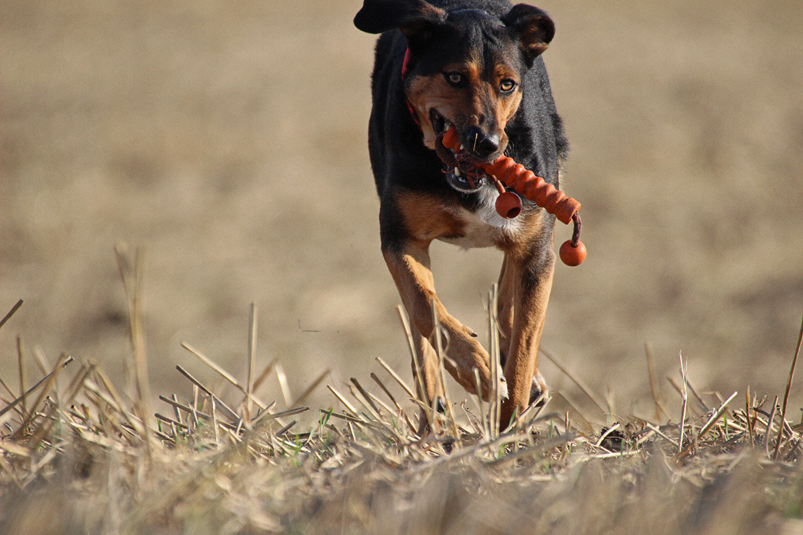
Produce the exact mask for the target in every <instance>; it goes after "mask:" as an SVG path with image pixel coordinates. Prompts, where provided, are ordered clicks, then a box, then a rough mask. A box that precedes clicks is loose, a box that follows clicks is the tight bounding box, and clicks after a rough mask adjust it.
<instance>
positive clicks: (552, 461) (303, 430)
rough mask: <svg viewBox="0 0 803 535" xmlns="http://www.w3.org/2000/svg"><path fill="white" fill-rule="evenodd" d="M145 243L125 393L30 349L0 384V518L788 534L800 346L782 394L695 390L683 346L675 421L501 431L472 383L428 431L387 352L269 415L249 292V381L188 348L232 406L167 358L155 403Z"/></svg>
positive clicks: (546, 409)
mask: <svg viewBox="0 0 803 535" xmlns="http://www.w3.org/2000/svg"><path fill="white" fill-rule="evenodd" d="M138 258H141V255H139V254H135V255H133V256H129V255H128V254H127V253H126V252H125V251H124V250H120V251H118V259H119V264H120V269H121V275H122V277H123V280H124V281H125V283H126V290H127V295H128V299H129V312H130V327H131V333H132V337H131V340H132V342H133V344H132V348H131V349H132V350H131V352H130V354H131V358H130V362H129V363H128V366H127V367H128V369H129V370H131V386H130V387H129V388H128V389H127V390H128V391H129V392H130V393H131V394H130V395H129V396H121V395H120V394H119V393H118V391H117V389H116V387H115V386H114V385H113V384H112V382H111V381H110V380H109V378H108V377H107V376H106V374H105V373H104V372H103V370H102V369H101V368H100V367H99V366H98V365H96V364H95V363H92V362H81V363H78V362H76V361H74V360H73V359H72V358H71V357H69V356H67V355H66V354H65V355H62V356H61V357H60V358H59V359H58V361H57V362H56V363H55V364H53V365H52V366H50V367H49V368H50V369H49V370H48V369H47V368H48V365H47V363H46V362H44V359H43V357H42V356H41V355H39V356H38V357H37V362H38V363H39V365H40V368H41V369H42V370H43V374H44V376H43V378H42V379H41V380H40V381H39V382H38V383H37V384H36V385H34V386H32V387H30V388H29V389H27V391H25V393H24V395H20V396H17V395H15V394H14V393H13V392H12V391H11V389H9V388H8V387H7V386H6V383H5V382H3V383H2V387H3V388H4V389H5V391H4V392H2V394H0V398H2V399H3V408H2V410H0V422H1V423H2V438H0V452H1V453H2V454H1V455H0V482H1V483H2V486H0V525H2V526H5V527H6V530H7V531H5V532H6V533H18V534H51V533H52V534H68V533H132V534H134V533H136V534H138V533H165V534H167V533H171V534H172V533H193V534H205V533H210V534H211V533H221V534H228V533H232V534H233V533H243V534H250V533H273V532H283V533H305V534H307V533H309V534H314V533H322V534H323V533H391V534H393V533H399V534H419V533H421V534H423V533H449V534H458V533H459V534H471V533H483V534H485V533H500V534H502V533H511V534H512V533H516V534H518V533H572V534H582V533H601V532H606V533H650V534H679V533H683V534H696V533H700V534H703V533H704V534H719V533H721V534H734V533H751V534H756V533H781V532H783V533H800V530H801V525H803V524H801V521H800V520H799V518H800V517H801V515H802V514H803V502H801V498H800V496H801V490H803V472H801V469H800V468H799V466H798V458H799V456H800V443H801V438H802V437H801V429H803V427H802V426H801V425H795V424H793V423H792V422H789V421H787V420H786V419H785V415H786V409H787V404H786V401H787V399H786V398H787V397H788V392H789V389H790V388H791V385H792V380H793V375H794V366H795V364H794V363H796V360H797V355H798V354H799V351H800V342H799V343H798V353H797V354H796V355H795V359H794V363H793V365H792V370H791V372H790V374H789V378H788V382H787V390H786V394H785V396H784V401H783V404H782V406H779V404H778V397H775V399H774V401H773V402H772V403H768V402H767V400H768V398H767V397H766V396H764V397H762V398H761V399H757V398H756V397H755V396H751V395H750V393H749V389H748V393H747V395H746V396H741V397H740V396H738V395H737V393H735V392H734V393H733V394H732V395H730V396H728V397H727V399H722V398H721V397H718V402H717V403H716V404H709V403H706V401H704V398H705V396H700V395H699V394H698V393H697V391H696V390H695V389H693V388H692V387H691V385H690V384H689V383H688V380H687V379H688V378H687V377H686V374H685V364H684V363H683V361H682V359H681V382H680V384H679V385H677V384H676V383H675V384H676V386H677V390H678V393H679V394H680V395H679V398H678V400H676V402H675V403H674V404H673V405H675V406H676V407H677V409H678V410H679V414H681V415H682V417H681V419H680V420H676V421H673V419H672V418H669V419H667V420H662V422H663V423H661V422H659V421H658V420H655V421H648V420H645V419H643V418H635V417H631V418H628V419H623V420H617V421H612V422H611V425H608V426H601V425H600V424H594V427H593V431H591V432H588V429H587V426H588V425H589V424H588V421H589V420H591V421H593V419H591V418H585V417H582V418H581V420H582V423H580V424H576V423H575V422H574V421H572V420H571V419H570V417H569V413H568V412H566V413H563V414H558V413H555V412H550V401H549V400H545V401H546V403H545V404H544V405H541V406H539V407H532V408H531V409H530V410H528V411H526V412H525V413H524V414H522V415H520V416H519V417H518V418H517V420H516V421H515V422H512V423H511V425H510V426H508V428H507V429H506V430H504V431H503V432H498V430H497V427H496V425H495V421H496V420H495V418H497V416H496V415H498V400H497V402H495V403H494V402H491V403H484V402H482V400H480V399H476V398H472V399H471V400H468V401H462V402H459V403H454V402H453V401H451V400H448V403H447V406H448V410H447V411H446V412H445V414H440V413H438V412H437V411H435V410H433V407H427V406H424V405H420V404H418V405H420V406H421V407H422V408H423V409H424V411H425V417H426V418H428V419H429V421H430V423H431V428H432V430H433V431H432V432H430V433H429V434H427V435H426V436H423V437H422V436H418V435H417V434H416V432H415V429H416V428H417V418H418V414H419V410H418V409H417V408H416V407H417V405H416V403H417V402H415V400H414V399H413V398H414V396H413V388H414V387H411V386H410V385H408V384H406V383H405V381H404V380H403V379H402V378H401V377H400V375H399V374H398V373H396V372H395V371H394V370H393V369H392V368H390V366H388V365H387V364H386V363H385V362H384V361H382V359H377V364H378V365H377V368H376V372H377V373H370V378H371V379H372V380H373V383H374V384H372V385H370V387H369V384H368V381H367V379H365V378H361V379H357V378H352V379H351V381H350V383H348V384H346V385H332V384H329V385H327V386H328V388H329V390H330V391H331V393H332V395H333V396H334V397H333V399H332V401H333V407H332V408H328V409H321V410H317V409H315V410H309V409H308V408H306V407H302V406H299V405H300V404H301V403H303V402H304V399H305V398H306V397H307V396H308V395H309V394H310V393H311V392H312V390H313V389H315V388H316V387H317V386H318V385H320V384H322V383H323V382H324V380H325V379H326V378H327V377H328V376H329V373H328V370H326V371H325V372H324V373H323V374H322V375H321V376H320V377H319V378H318V379H317V380H316V381H314V382H313V383H312V384H311V385H309V388H308V389H307V391H306V392H305V393H304V394H302V395H301V396H299V398H298V399H296V400H290V401H289V402H288V404H289V405H291V408H290V409H289V410H284V411H275V410H274V407H275V405H276V404H275V403H274V402H265V401H263V400H261V399H260V398H259V396H258V395H257V393H256V392H257V389H258V388H259V386H260V385H261V384H262V382H263V381H264V378H265V377H266V376H267V375H268V374H271V373H277V374H279V373H283V372H281V371H280V370H281V368H280V366H278V365H277V363H276V361H273V362H271V363H269V364H268V365H267V366H266V367H265V368H264V370H263V372H262V373H261V374H260V375H259V376H257V375H256V371H257V369H258V367H257V362H256V357H255V355H256V347H255V344H256V339H257V336H256V317H257V310H256V307H255V306H253V305H252V310H251V316H250V318H251V319H250V328H249V350H248V353H247V355H246V358H247V359H248V366H247V370H249V373H248V377H247V380H246V382H245V383H242V382H241V381H239V380H238V379H237V378H236V377H235V376H234V375H232V374H230V373H229V372H228V371H226V370H225V369H224V368H223V367H221V366H220V365H219V364H217V363H216V362H215V361H214V360H213V359H211V358H210V357H208V356H205V355H203V354H201V353H200V352H199V351H198V350H196V349H194V348H192V347H191V346H189V345H188V344H184V346H185V348H186V349H187V350H189V351H190V352H191V353H193V354H194V355H196V356H197V357H198V358H199V359H200V360H201V361H202V362H204V363H205V364H206V365H207V366H209V367H210V368H211V369H212V370H214V372H216V374H217V375H219V376H220V377H221V378H222V379H224V380H225V381H226V382H227V383H230V384H231V385H232V386H234V388H235V389H236V390H237V393H238V396H236V397H235V398H234V399H235V400H237V401H236V402H229V404H227V403H226V402H224V400H223V399H221V398H222V396H219V395H218V394H216V393H215V392H214V391H213V390H212V389H211V388H210V387H209V386H207V385H205V384H203V383H202V382H200V381H199V380H198V379H197V378H195V377H194V376H193V375H192V374H190V373H189V372H187V371H186V370H184V369H183V368H181V367H180V366H177V367H176V368H177V369H178V372H179V373H180V375H179V373H177V374H176V379H179V380H180V381H181V382H179V383H177V384H176V393H173V394H171V395H170V396H169V397H166V396H159V399H160V400H161V402H162V403H161V404H160V406H159V408H158V409H157V410H156V412H155V413H151V412H150V411H149V412H144V411H145V410H148V409H146V408H147V407H148V406H149V404H150V399H148V398H147V397H146V392H147V389H148V385H147V380H146V378H147V370H146V368H145V359H146V355H145V347H144V339H142V338H141V336H138V335H137V332H138V329H140V328H141V320H140V318H139V314H140V312H139V309H138V302H139V301H138V300H139V299H140V297H139V292H138V288H139V284H141V280H140V278H139V276H138V275H137V272H138V269H137V267H138V262H137V260H136V259H138ZM490 299H493V296H492V295H491V296H490ZM18 308H20V307H19V303H18V305H17V306H15V307H14V309H12V311H11V312H9V314H8V315H7V316H6V317H5V318H4V319H3V321H2V323H0V326H2V324H3V323H5V322H6V321H7V320H8V318H9V317H10V316H11V315H12V314H13V313H14V312H15V311H16V310H17V309H18ZM403 320H404V318H403ZM490 326H491V327H493V318H492V317H491V318H490ZM801 339H803V327H802V328H801ZM491 346H492V347H493V343H492V344H491ZM18 350H19V352H18V356H19V362H20V364H21V366H23V367H24V364H25V359H26V354H25V351H24V348H23V346H22V344H20V345H18ZM551 358H553V359H554V357H551ZM441 363H442V359H441ZM441 366H442V364H441ZM44 372H46V373H44ZM143 374H145V375H143ZM576 379H577V378H576ZM577 380H578V381H579V379H577ZM21 381H22V382H21V384H22V385H23V386H25V383H24V378H23V377H21ZM279 384H280V385H281V384H284V382H282V381H280V382H279ZM588 393H589V395H593V393H592V392H588ZM274 394H276V395H278V394H280V393H279V392H275V393H274ZM281 394H282V395H283V396H284V397H287V395H288V393H286V392H282V393H281ZM717 396H718V395H717ZM447 398H448V393H447ZM655 402H656V407H658V406H659V405H658V404H659V401H658V399H657V398H656V399H655ZM662 405H664V406H665V405H666V404H665V403H664V404H662ZM663 410H664V411H667V412H672V411H671V410H670V409H663ZM297 416H298V419H295V418H296V417H297ZM679 422H682V425H681V424H680V423H679Z"/></svg>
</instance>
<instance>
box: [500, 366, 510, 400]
mask: <svg viewBox="0 0 803 535" xmlns="http://www.w3.org/2000/svg"><path fill="white" fill-rule="evenodd" d="M509 397H510V394H509V392H508V390H507V379H505V376H504V375H503V374H502V367H501V366H500V367H499V399H501V400H506V399H507V398H509Z"/></svg>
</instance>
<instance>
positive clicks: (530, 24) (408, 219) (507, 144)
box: [354, 0, 568, 427]
mask: <svg viewBox="0 0 803 535" xmlns="http://www.w3.org/2000/svg"><path fill="white" fill-rule="evenodd" d="M354 24H355V25H356V26H357V28H359V29H360V30H362V31H365V32H368V33H374V34H379V33H381V34H382V35H381V36H380V38H379V40H378V42H377V45H376V61H375V64H374V72H373V78H372V82H373V83H372V93H373V110H372V113H371V119H370V124H369V148H370V156H371V166H372V168H373V172H374V176H375V178H376V187H377V190H378V192H379V197H380V199H381V208H380V214H379V220H380V227H381V241H382V252H383V254H384V256H385V260H386V262H387V265H388V268H389V269H390V272H391V274H392V276H393V279H394V281H395V282H396V286H397V287H398V290H399V293H400V294H401V298H402V301H403V303H404V306H405V308H406V309H407V312H408V314H409V315H410V318H411V320H412V325H413V330H414V338H415V342H416V346H417V350H418V355H419V357H420V362H422V367H423V370H416V369H415V365H414V366H413V368H414V373H416V374H421V378H422V379H423V384H424V386H425V389H426V394H427V396H428V397H429V400H427V401H431V400H432V399H433V398H434V397H435V396H437V395H438V394H439V393H438V392H437V390H436V389H437V386H436V385H437V380H436V373H437V361H436V357H435V353H434V350H433V348H432V345H431V343H430V341H431V340H434V339H433V338H432V334H433V330H434V327H433V319H432V308H431V307H432V305H431V303H432V301H433V300H434V301H435V305H436V307H437V312H438V316H439V319H440V322H441V324H442V326H443V328H444V329H445V331H446V332H447V334H448V336H446V337H444V338H445V339H447V340H448V349H447V356H448V357H449V358H447V359H446V367H447V370H448V371H449V372H450V373H451V374H452V376H453V377H454V378H455V379H456V380H457V382H458V383H460V384H461V385H462V386H463V387H465V388H466V389H467V390H468V391H470V392H474V391H475V390H476V387H475V380H474V369H475V368H476V369H477V370H478V371H479V375H480V379H481V388H482V395H483V396H484V397H486V398H487V396H488V393H489V392H490V387H491V370H490V366H491V363H490V362H489V356H488V353H487V352H486V351H485V350H484V349H483V348H482V346H481V345H480V344H479V343H478V342H477V340H476V334H475V333H474V332H473V331H472V330H471V329H469V328H468V327H466V326H464V325H463V324H461V323H460V322H459V321H458V320H456V319H455V318H453V317H452V316H451V315H449V313H448V312H447V311H446V309H445V308H444V307H443V305H442V304H441V303H440V300H439V299H438V297H437V294H436V293H435V286H434V281H433V277H432V272H431V271H430V258H429V245H430V243H431V242H432V240H436V239H439V240H443V241H446V242H450V243H454V244H457V245H460V246H463V247H487V246H496V247H497V248H499V249H501V250H502V251H503V252H504V255H505V257H504V262H503V263H502V272H501V275H500V278H499V310H498V316H499V322H500V329H501V343H500V346H501V363H500V364H501V366H502V368H503V370H504V378H503V382H502V383H501V384H500V385H499V386H500V392H502V394H503V397H505V398H506V399H505V400H504V402H503V404H502V412H501V415H500V416H501V417H500V424H501V425H502V427H506V426H507V424H508V422H509V421H510V418H511V417H512V416H513V415H514V414H515V413H516V412H517V411H518V412H519V413H520V412H521V411H522V410H524V409H525V408H526V407H527V406H528V405H529V404H530V403H531V402H532V400H534V399H535V397H536V396H537V395H538V394H539V393H541V392H545V391H546V384H545V382H544V380H543V378H542V377H541V375H540V373H539V372H538V366H537V363H536V357H537V354H538V345H539V342H540V338H541V331H542V329H543V325H544V316H545V314H546V309H547V302H548V301H549V293H550V290H551V287H552V274H553V271H554V266H555V253H554V252H553V250H552V249H553V230H554V226H555V218H554V216H552V215H549V214H547V213H546V212H545V211H544V210H543V209H541V208H539V207H537V206H536V205H535V204H533V203H530V202H529V201H525V202H524V210H523V211H522V213H521V215H520V216H519V217H517V218H515V219H503V218H502V217H500V216H499V215H497V213H496V211H495V209H494V201H495V199H496V197H497V195H498V192H497V190H496V189H495V188H494V187H493V186H492V185H491V184H489V183H488V182H487V180H481V181H480V182H479V183H477V182H475V181H472V180H466V178H465V176H459V174H456V173H454V172H449V173H445V172H444V171H443V164H442V162H441V160H439V159H438V156H437V155H436V152H435V150H434V149H435V148H436V146H435V144H436V137H437V135H438V134H439V133H441V132H443V131H444V130H445V129H447V128H450V127H454V128H456V129H457V134H458V136H459V138H460V140H461V141H462V144H463V146H464V149H465V151H468V153H469V154H470V156H471V157H472V158H474V159H476V160H478V161H486V162H490V161H493V160H495V159H496V158H497V157H499V156H500V155H502V154H505V155H507V156H510V157H512V158H513V159H514V160H516V162H518V163H521V164H523V165H524V166H525V167H527V168H528V169H530V170H532V171H533V172H534V173H535V174H537V175H539V176H542V177H544V179H545V180H546V181H547V182H549V183H551V184H552V185H554V186H555V187H558V188H559V187H560V170H561V164H562V161H563V159H564V157H565V156H566V152H567V149H568V143H567V141H566V139H565V137H564V135H563V126H562V123H561V120H560V117H559V116H558V114H557V112H556V110H555V104H554V102H553V100H552V94H551V90H550V86H549V80H548V78H547V73H546V69H545V67H544V63H543V60H542V59H541V58H540V55H541V53H542V52H543V51H544V50H545V49H546V48H547V45H548V44H549V42H550V41H551V40H552V37H553V35H554V25H553V23H552V20H551V19H550V18H549V17H548V16H547V15H546V13H544V12H543V11H541V10H540V9H537V8H535V7H532V6H528V5H525V4H519V5H516V6H511V5H510V4H509V3H507V2H505V1H504V0H434V1H433V2H432V3H427V2H425V1H424V0H365V1H364V5H363V7H362V9H361V10H360V11H359V13H357V16H356V17H355V19H354ZM505 394H507V395H505Z"/></svg>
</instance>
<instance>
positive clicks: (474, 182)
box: [429, 108, 487, 193]
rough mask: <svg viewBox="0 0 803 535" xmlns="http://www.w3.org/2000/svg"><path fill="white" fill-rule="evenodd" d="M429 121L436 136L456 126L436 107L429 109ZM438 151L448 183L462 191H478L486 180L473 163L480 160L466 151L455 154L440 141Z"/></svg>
mask: <svg viewBox="0 0 803 535" xmlns="http://www.w3.org/2000/svg"><path fill="white" fill-rule="evenodd" d="M429 121H430V123H431V124H432V129H433V131H434V132H435V136H440V134H442V133H444V132H445V131H446V130H447V129H449V128H450V127H451V128H456V126H454V125H453V124H452V123H450V122H449V121H447V120H446V118H445V117H444V116H443V115H441V114H440V113H439V112H438V111H437V110H435V109H434V108H433V109H431V110H430V111H429ZM444 151H445V152H444ZM437 152H438V156H439V157H440V158H441V160H443V162H444V163H443V174H444V176H445V177H446V183H447V184H449V186H451V187H452V189H454V190H457V191H459V192H461V193H476V192H477V191H479V189H480V188H481V187H482V186H483V185H484V183H485V182H486V180H487V179H486V177H485V175H484V174H483V173H482V172H480V171H479V170H478V169H477V168H476V167H475V166H474V165H473V163H476V162H480V160H478V159H476V158H472V157H471V156H470V155H468V154H467V153H466V152H465V151H462V152H460V154H455V153H454V152H453V151H452V150H451V149H448V148H446V147H444V146H443V145H442V144H440V142H438V148H437Z"/></svg>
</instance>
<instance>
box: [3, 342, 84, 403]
mask: <svg viewBox="0 0 803 535" xmlns="http://www.w3.org/2000/svg"><path fill="white" fill-rule="evenodd" d="M72 361H73V358H72V357H70V356H67V357H66V358H65V360H64V362H63V363H62V365H61V368H64V367H65V366H67V365H68V364H70V363H71V362H72ZM61 368H58V369H54V371H52V372H50V373H49V374H47V375H46V376H44V377H42V378H41V379H40V380H39V381H38V382H37V383H36V384H35V385H33V386H32V387H31V388H29V389H28V390H26V391H25V396H30V395H31V394H33V393H34V392H36V390H37V389H38V388H39V387H40V386H42V385H43V384H45V382H46V381H47V380H48V379H50V378H51V377H52V376H53V374H54V373H56V372H57V371H58V370H60V369H61ZM22 399H23V396H20V397H18V398H16V399H15V400H14V401H12V402H11V403H9V404H8V405H6V406H5V407H3V409H2V410H0V417H2V416H3V415H5V414H6V413H7V412H8V411H10V410H11V409H13V408H14V407H16V406H17V405H18V404H19V403H22Z"/></svg>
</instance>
